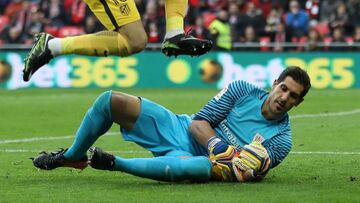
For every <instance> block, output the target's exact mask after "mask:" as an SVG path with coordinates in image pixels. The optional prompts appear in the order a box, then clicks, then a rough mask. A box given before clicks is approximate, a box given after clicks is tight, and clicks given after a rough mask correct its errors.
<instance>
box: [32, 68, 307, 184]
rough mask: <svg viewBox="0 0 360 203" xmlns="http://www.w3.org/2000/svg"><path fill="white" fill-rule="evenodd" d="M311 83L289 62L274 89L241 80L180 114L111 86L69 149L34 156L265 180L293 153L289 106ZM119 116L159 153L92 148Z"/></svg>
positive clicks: (130, 135) (59, 163)
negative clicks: (143, 155)
mask: <svg viewBox="0 0 360 203" xmlns="http://www.w3.org/2000/svg"><path fill="white" fill-rule="evenodd" d="M309 88H310V80H309V77H308V75H307V73H306V72H305V71H303V70H301V69H300V68H298V67H289V68H287V69H285V70H284V71H283V72H282V73H281V75H280V76H279V78H278V79H277V80H275V81H274V83H273V86H272V89H271V91H270V92H269V93H268V92H266V91H264V90H261V89H259V88H257V87H255V86H253V85H251V84H248V83H246V82H244V81H234V82H232V83H230V84H229V85H228V87H226V88H224V89H223V90H222V91H221V92H220V93H219V94H218V95H216V96H215V97H214V98H213V99H211V100H210V101H209V102H208V103H207V104H206V105H205V106H204V107H203V108H202V109H201V110H200V112H198V113H197V114H196V115H194V116H192V117H190V116H188V115H176V114H174V113H172V112H171V111H169V110H168V109H166V108H164V107H162V106H160V105H158V104H156V103H154V102H151V101H149V100H147V99H145V98H140V97H136V96H131V95H127V94H124V93H120V92H111V91H107V92H104V93H103V94H101V95H100V96H99V97H98V98H97V100H96V101H95V102H94V104H93V106H92V107H91V108H90V109H89V110H88V112H87V113H86V115H85V117H84V119H83V121H82V123H81V125H80V127H79V129H78V131H77V133H76V138H75V140H74V143H73V144H72V146H71V147H70V148H69V149H66V150H60V151H58V152H51V153H46V152H42V153H40V155H39V156H38V157H36V158H34V159H33V163H34V165H35V166H36V167H38V168H40V169H46V170H51V169H54V168H57V167H73V168H78V169H84V168H85V167H87V165H88V164H89V165H90V166H91V167H93V168H95V169H100V170H110V171H122V172H125V173H130V174H133V175H136V176H139V177H144V178H150V179H154V180H160V181H171V182H177V181H193V182H207V181H210V180H217V181H239V182H246V181H253V180H261V179H262V178H263V177H264V176H265V175H266V174H267V173H268V171H269V169H271V168H273V167H275V166H277V165H278V164H279V163H280V162H281V161H282V160H283V159H284V158H285V157H286V155H287V154H288V153H289V151H290V149H291V129H290V123H289V117H288V114H287V112H288V111H289V110H290V109H291V108H292V107H294V106H297V105H298V104H300V103H301V102H302V101H303V97H304V96H305V95H306V93H307V92H308V90H309ZM114 122H115V123H117V124H119V125H120V127H121V128H120V130H121V133H122V136H123V138H124V140H127V141H132V142H135V143H137V144H138V145H140V146H142V147H144V148H145V149H147V150H149V151H150V152H152V153H153V155H154V158H132V159H125V158H121V157H119V156H114V155H111V154H109V153H106V152H104V151H102V150H101V149H99V148H96V147H95V148H91V149H90V147H91V146H92V145H93V144H94V143H95V141H96V140H97V139H98V138H99V137H100V136H101V135H103V134H104V133H106V131H108V130H109V128H110V127H111V125H112V124H113V123H114ZM89 149H90V150H89ZM88 150H89V151H90V156H89V157H87V151H88Z"/></svg>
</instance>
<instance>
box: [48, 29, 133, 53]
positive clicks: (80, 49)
mask: <svg viewBox="0 0 360 203" xmlns="http://www.w3.org/2000/svg"><path fill="white" fill-rule="evenodd" d="M59 42H60V44H59ZM49 49H50V51H51V53H52V54H54V55H65V54H79V55H86V56H108V55H113V56H129V55H131V53H132V50H131V48H130V46H129V43H128V40H127V38H126V37H125V36H123V35H121V34H120V33H118V32H115V31H101V32H97V33H94V34H87V35H79V36H74V37H65V38H55V39H52V40H50V42H49Z"/></svg>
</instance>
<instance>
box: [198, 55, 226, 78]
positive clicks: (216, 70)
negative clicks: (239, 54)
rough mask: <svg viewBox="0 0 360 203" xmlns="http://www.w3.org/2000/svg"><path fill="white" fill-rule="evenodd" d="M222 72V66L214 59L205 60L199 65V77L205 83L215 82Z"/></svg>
mask: <svg viewBox="0 0 360 203" xmlns="http://www.w3.org/2000/svg"><path fill="white" fill-rule="evenodd" d="M222 74H223V68H222V66H221V64H220V63H219V62H217V61H216V60H212V59H211V60H205V61H204V62H203V63H202V64H201V65H200V78H201V80H202V81H203V82H205V83H214V82H217V81H218V80H219V79H220V78H221V76H222Z"/></svg>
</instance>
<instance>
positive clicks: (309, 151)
mask: <svg viewBox="0 0 360 203" xmlns="http://www.w3.org/2000/svg"><path fill="white" fill-rule="evenodd" d="M102 91H103V90H99V89H85V90H84V89H75V90H74V89H71V90H70V89H69V90H68V89H66V90H60V89H57V90H16V91H4V90H2V91H0V183H1V184H0V202H249V203H250V202H360V141H359V140H360V131H359V127H360V110H359V109H360V90H322V91H319V90H312V91H310V93H309V95H308V96H307V97H306V99H305V102H304V103H303V104H302V105H301V106H300V107H299V108H296V109H293V111H291V116H292V117H293V118H292V119H291V122H292V129H293V149H292V153H291V154H289V156H288V157H287V158H286V159H285V161H284V162H283V163H282V164H280V165H279V166H278V167H276V168H275V169H273V170H272V171H271V172H270V173H269V174H268V176H267V177H266V179H265V180H264V181H263V182H260V183H246V184H240V183H209V184H171V183H164V182H157V181H153V180H147V179H142V178H138V177H134V176H131V175H128V174H124V173H120V172H107V171H96V170H92V169H91V168H87V169H85V170H84V171H77V170H71V169H68V168H61V169H57V170H53V171H39V170H37V169H36V168H34V167H33V166H32V163H31V161H30V159H29V157H32V156H36V154H37V153H38V152H39V151H41V150H50V151H51V150H56V149H57V148H59V147H64V148H66V147H69V146H70V145H71V143H72V140H73V139H72V137H71V136H72V135H74V133H75V131H76V129H77V127H78V125H79V124H80V122H81V119H82V117H83V115H84V114H85V112H86V111H87V109H88V107H89V106H90V105H91V104H92V102H93V101H94V99H95V98H96V97H97V95H98V94H100V93H101V92H102ZM124 91H125V92H127V93H130V94H135V95H139V96H144V97H147V98H149V99H152V100H154V101H156V102H158V103H160V104H162V105H164V106H166V107H167V108H169V109H171V110H173V111H174V112H176V113H189V114H191V113H195V112H196V111H198V110H199V109H200V108H201V107H202V106H203V105H204V104H205V103H206V102H207V101H208V100H209V99H210V98H211V97H212V96H214V95H215V94H216V92H217V91H216V90H204V89H196V90H186V89H176V90H163V89H161V90H154V89H148V90H124ZM335 112H343V113H340V114H331V113H335ZM344 112H350V113H348V115H346V114H347V113H344ZM323 113H325V115H324V114H323ZM329 113H330V114H329ZM304 114H311V115H313V117H308V118H304V117H301V116H300V117H299V115H304ZM344 114H345V115H344ZM294 116H295V117H294ZM110 132H111V133H110V134H109V135H106V136H103V137H101V138H100V140H98V142H97V143H96V144H95V145H96V146H99V147H102V148H104V149H105V150H107V151H112V152H113V153H115V154H116V155H120V156H123V157H129V158H130V157H150V154H149V153H148V152H146V151H145V150H143V149H142V148H140V147H138V146H136V145H134V144H132V143H127V142H124V141H122V139H121V136H120V135H119V133H118V127H117V126H115V125H114V126H113V127H112V129H111V130H110ZM31 138H35V139H31ZM39 138H44V139H43V140H41V139H39ZM49 138H51V139H49ZM55 138H58V139H55Z"/></svg>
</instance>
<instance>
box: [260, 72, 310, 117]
mask: <svg viewBox="0 0 360 203" xmlns="http://www.w3.org/2000/svg"><path fill="white" fill-rule="evenodd" d="M303 90H304V87H303V86H302V85H301V84H299V83H297V82H296V81H295V80H294V79H293V78H292V77H290V76H288V77H286V78H285V80H284V81H281V82H278V81H275V82H274V84H273V87H272V90H271V92H270V93H269V97H268V98H267V102H265V105H267V108H266V106H265V109H264V110H265V111H266V112H265V114H267V115H268V117H269V118H277V117H281V116H282V115H284V114H285V113H286V112H288V111H289V110H290V109H291V108H293V107H294V106H297V105H298V104H300V103H301V101H302V99H301V98H300V95H301V93H302V91H303Z"/></svg>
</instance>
